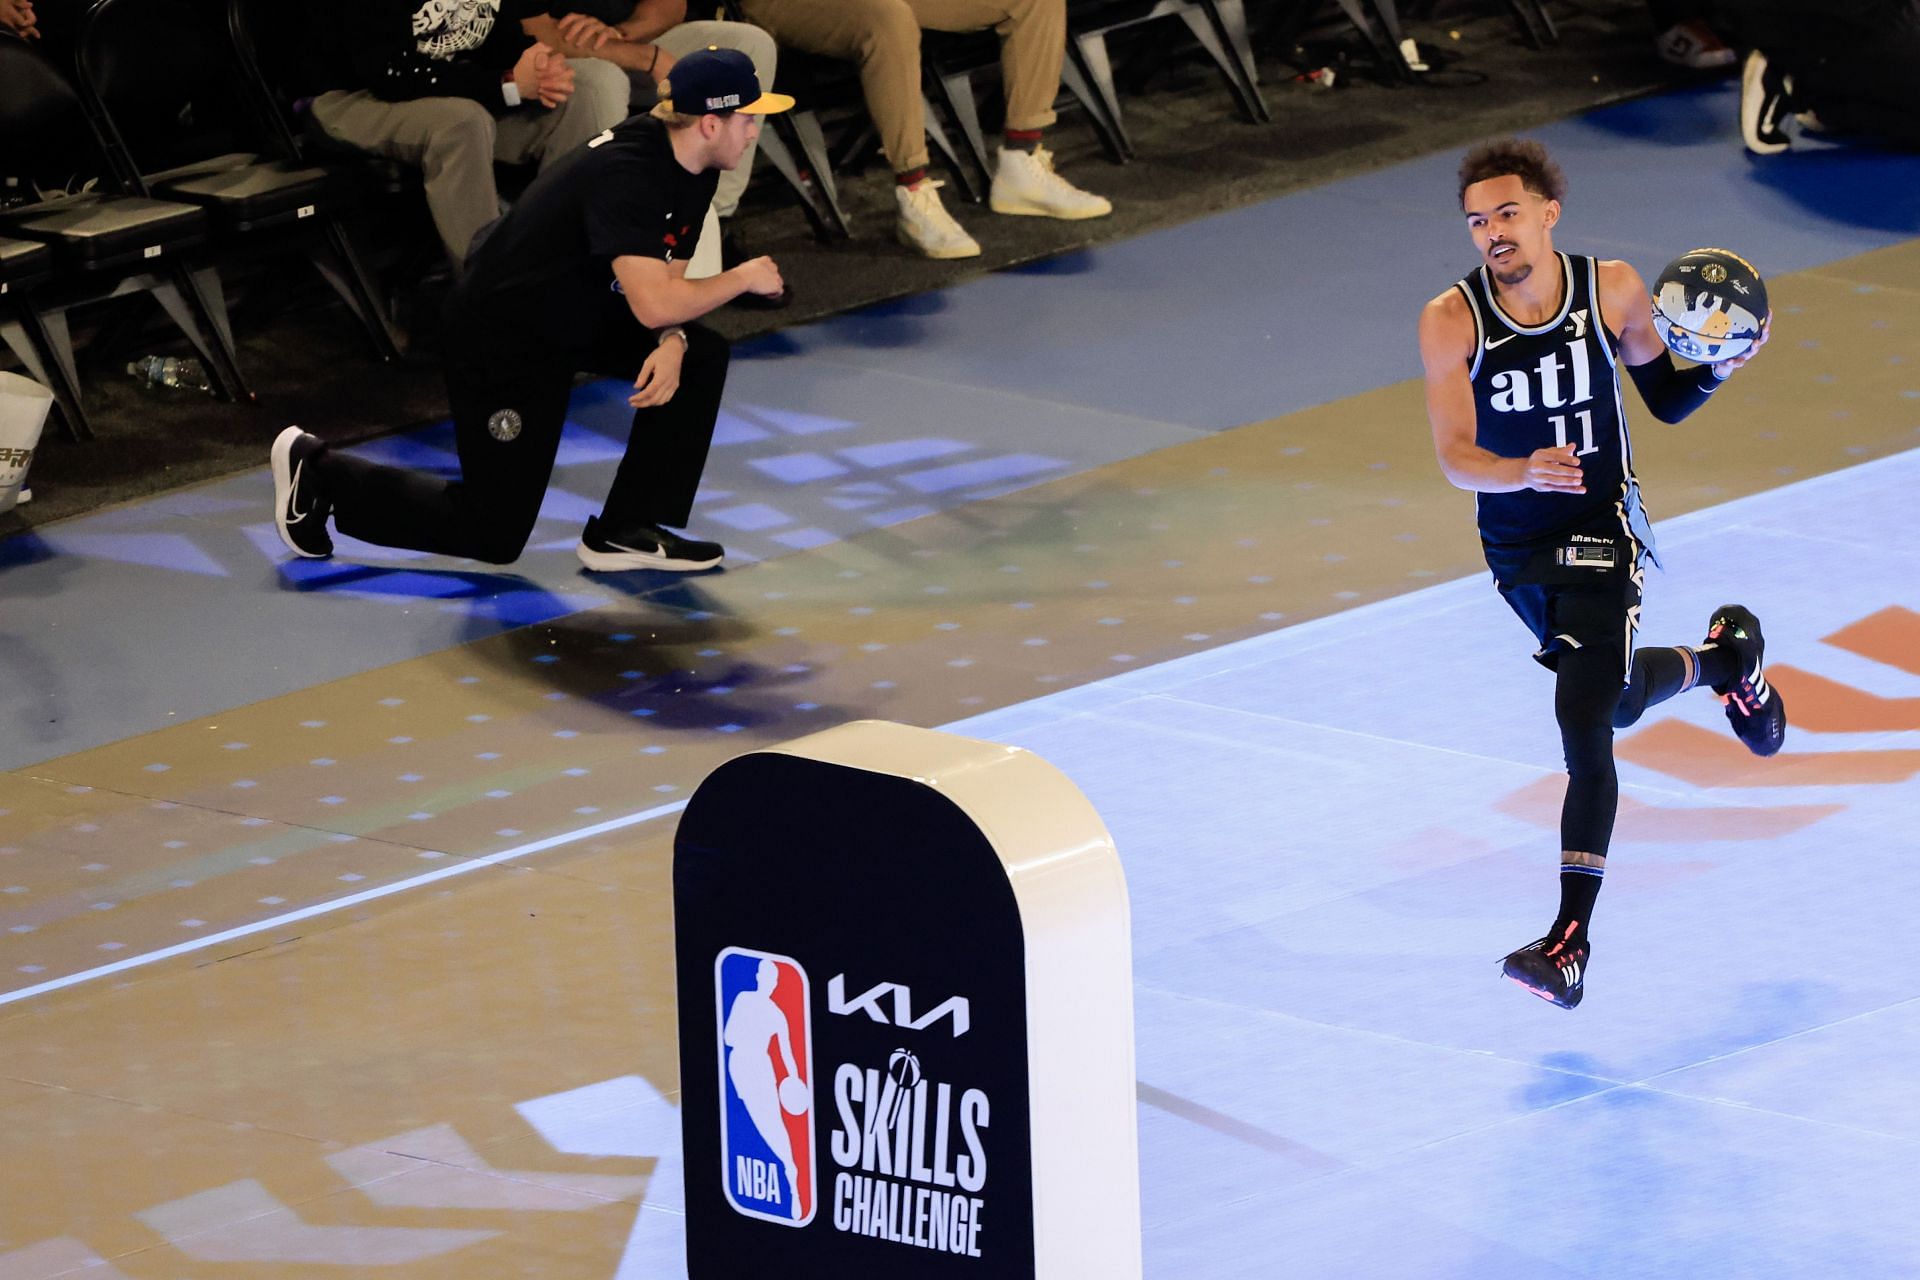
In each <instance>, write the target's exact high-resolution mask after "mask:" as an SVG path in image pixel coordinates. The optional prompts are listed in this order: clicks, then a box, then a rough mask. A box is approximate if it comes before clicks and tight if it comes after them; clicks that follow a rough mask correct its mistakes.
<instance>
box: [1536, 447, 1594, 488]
mask: <svg viewBox="0 0 1920 1280" xmlns="http://www.w3.org/2000/svg"><path fill="white" fill-rule="evenodd" d="M1523 483H1524V485H1525V487H1526V488H1529V489H1538V490H1539V491H1540V492H1542V493H1585V492H1586V491H1587V486H1586V484H1585V482H1584V481H1583V479H1582V478H1581V475H1580V459H1578V458H1576V457H1574V456H1573V444H1572V442H1571V441H1569V442H1568V443H1566V444H1562V445H1555V446H1554V447H1553V448H1551V449H1535V450H1534V451H1533V452H1532V453H1531V454H1529V455H1528V456H1527V469H1526V472H1525V474H1524V476H1523Z"/></svg>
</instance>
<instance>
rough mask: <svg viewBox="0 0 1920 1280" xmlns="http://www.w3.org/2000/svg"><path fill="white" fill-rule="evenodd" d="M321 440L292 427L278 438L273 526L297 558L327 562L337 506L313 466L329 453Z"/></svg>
mask: <svg viewBox="0 0 1920 1280" xmlns="http://www.w3.org/2000/svg"><path fill="white" fill-rule="evenodd" d="M326 447H327V446H326V442H325V441H323V440H321V439H320V437H319V436H316V435H313V434H311V433H310V432H306V431H302V430H301V429H300V428H298V427H288V428H287V429H286V430H285V431H282V432H281V433H280V434H279V435H278V436H276V437H274V441H273V452H272V454H271V455H270V461H271V464H272V470H273V525H274V528H276V529H278V530H279V531H280V541H282V542H284V543H286V544H287V549H288V550H289V551H291V552H293V554H295V555H297V556H304V557H306V558H307V559H309V560H324V559H326V558H327V557H328V556H330V555H332V554H333V539H332V538H331V537H329V536H328V534H327V517H328V516H329V515H332V514H333V503H331V502H329V501H328V500H327V496H326V492H325V490H324V489H323V488H322V487H321V484H320V477H319V476H318V475H317V474H316V473H315V472H314V469H313V464H314V461H315V459H317V458H318V457H319V456H320V454H321V453H323V452H325V451H326Z"/></svg>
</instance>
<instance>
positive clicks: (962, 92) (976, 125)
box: [929, 68, 993, 189]
mask: <svg viewBox="0 0 1920 1280" xmlns="http://www.w3.org/2000/svg"><path fill="white" fill-rule="evenodd" d="M929 69H930V70H932V68H929ZM935 75H936V78H937V79H938V80H939V82H940V94H941V97H943V98H944V99H945V100H946V104H947V110H948V111H950V112H952V114H953V119H954V123H955V124H956V125H958V126H959V128H960V133H961V136H962V137H964V138H965V139H966V142H967V149H968V150H969V151H971V152H972V153H973V160H974V163H975V164H976V165H978V166H979V169H980V179H981V185H982V187H984V188H986V189H991V188H992V186H993V162H992V161H991V160H990V159H988V157H987V139H986V135H985V134H983V133H981V132H980V104H979V102H978V101H976V100H975V98H974V96H973V77H972V76H970V75H968V74H967V73H966V72H964V71H957V72H953V73H951V74H948V75H940V74H939V73H938V72H937V71H936V72H935Z"/></svg>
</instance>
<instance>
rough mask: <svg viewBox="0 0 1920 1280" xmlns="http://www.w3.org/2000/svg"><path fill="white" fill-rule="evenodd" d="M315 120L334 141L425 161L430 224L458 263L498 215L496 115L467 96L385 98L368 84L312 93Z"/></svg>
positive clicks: (396, 157)
mask: <svg viewBox="0 0 1920 1280" xmlns="http://www.w3.org/2000/svg"><path fill="white" fill-rule="evenodd" d="M313 120H314V123H315V124H317V125H318V126H319V127H320V129H321V130H322V131H323V132H324V133H326V135H327V136H328V137H330V138H332V139H334V140H335V141H336V142H341V143H345V144H346V145H347V146H350V147H357V148H359V149H360V150H362V151H370V152H372V153H374V154H375V155H381V156H386V157H387V158H388V159H391V160H398V161H400V162H402V163H404V164H412V165H418V166H420V170H421V173H422V175H423V177H424V178H425V180H426V195H427V206H428V208H429V209H430V210H431V211H432V213H433V225H434V227H435V229H436V230H438V231H439V233H440V241H441V243H442V244H444V245H445V246H446V249H447V257H448V258H449V259H451V260H452V262H453V264H454V266H455V267H456V268H457V267H458V266H459V265H460V264H461V263H462V262H464V261H466V257H467V248H468V246H469V245H470V244H471V243H472V241H473V235H474V233H475V232H476V231H478V230H479V229H480V228H481V227H483V226H485V225H486V224H487V223H489V222H492V221H493V220H494V219H495V218H496V217H498V216H499V215H500V197H499V192H498V191H497V190H496V189H495V187H494V183H493V156H494V145H495V127H494V118H493V116H492V114H491V113H490V112H488V110H487V109H486V108H485V107H483V106H481V105H480V104H479V103H477V102H473V101H471V100H469V99H467V98H415V99H413V100H412V101H409V102H383V101H381V100H380V99H379V98H376V97H374V96H373V95H372V94H371V93H367V92H365V91H364V90H355V91H353V92H346V91H344V90H337V89H336V90H334V91H332V92H329V93H323V94H321V95H320V96H319V97H317V98H315V99H314V100H313Z"/></svg>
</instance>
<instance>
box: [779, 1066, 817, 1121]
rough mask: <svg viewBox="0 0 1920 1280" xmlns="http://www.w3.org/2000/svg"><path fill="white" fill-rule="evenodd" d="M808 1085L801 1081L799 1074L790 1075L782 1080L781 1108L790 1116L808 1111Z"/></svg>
mask: <svg viewBox="0 0 1920 1280" xmlns="http://www.w3.org/2000/svg"><path fill="white" fill-rule="evenodd" d="M809 1101H811V1099H809V1098H808V1097H807V1086H806V1085H804V1084H801V1083H800V1077H799V1076H788V1077H787V1078H786V1079H785V1080H782V1081H781V1082H780V1109H781V1110H782V1111H784V1112H786V1113H787V1114H788V1115H790V1116H800V1115H805V1114H806V1113H807V1103H808V1102H809Z"/></svg>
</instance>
